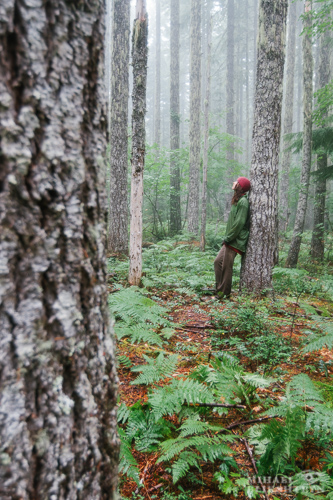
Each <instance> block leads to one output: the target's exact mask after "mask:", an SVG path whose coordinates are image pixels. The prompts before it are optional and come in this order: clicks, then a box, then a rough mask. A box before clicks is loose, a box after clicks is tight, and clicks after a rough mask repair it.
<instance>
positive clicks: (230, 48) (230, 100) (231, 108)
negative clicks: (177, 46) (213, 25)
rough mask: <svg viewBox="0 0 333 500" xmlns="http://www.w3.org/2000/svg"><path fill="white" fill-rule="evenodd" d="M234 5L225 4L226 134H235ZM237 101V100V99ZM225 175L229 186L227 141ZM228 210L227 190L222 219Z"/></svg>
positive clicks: (231, 154)
mask: <svg viewBox="0 0 333 500" xmlns="http://www.w3.org/2000/svg"><path fill="white" fill-rule="evenodd" d="M234 25H235V5H234V0H228V4H227V82H226V107H227V112H226V129H227V134H229V135H232V136H233V135H235V82H234V62H235V61H234V60H235V54H234V49H235V47H234V46H235V41H234V31H235V28H234ZM237 101H238V100H237ZM226 159H227V175H226V179H225V185H226V186H230V185H232V182H233V180H234V178H233V177H234V174H233V170H234V160H235V155H234V144H233V143H232V142H230V143H229V147H228V151H227V155H226ZM229 212H230V196H229V192H228V194H227V196H226V199H225V208H224V220H225V221H227V220H228V217H229Z"/></svg>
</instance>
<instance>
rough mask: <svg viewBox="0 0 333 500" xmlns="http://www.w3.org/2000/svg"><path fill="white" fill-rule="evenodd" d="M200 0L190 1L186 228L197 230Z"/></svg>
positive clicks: (191, 230) (196, 231)
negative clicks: (188, 163)
mask: <svg viewBox="0 0 333 500" xmlns="http://www.w3.org/2000/svg"><path fill="white" fill-rule="evenodd" d="M200 26H201V1H200V0H192V3H191V76H190V86H191V96H190V179H189V200H188V230H189V231H190V232H191V233H194V234H198V230H199V173H200V143H201V141H200V99H201V69H200V68H201V33H200Z"/></svg>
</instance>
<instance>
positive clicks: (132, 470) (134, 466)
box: [118, 429, 141, 486]
mask: <svg viewBox="0 0 333 500" xmlns="http://www.w3.org/2000/svg"><path fill="white" fill-rule="evenodd" d="M118 434H119V437H120V462H119V472H120V473H121V474H124V475H125V476H127V477H128V478H129V479H133V480H134V481H135V482H136V484H137V485H138V486H141V483H140V475H139V466H138V463H137V461H136V460H135V458H134V457H133V454H132V448H131V445H130V443H129V442H128V441H127V439H126V435H125V433H124V431H123V430H122V429H118Z"/></svg>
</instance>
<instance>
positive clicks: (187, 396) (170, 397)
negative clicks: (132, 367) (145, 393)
mask: <svg viewBox="0 0 333 500" xmlns="http://www.w3.org/2000/svg"><path fill="white" fill-rule="evenodd" d="M213 402H214V396H213V394H212V392H211V390H209V388H208V387H206V386H205V385H203V384H201V383H200V382H197V381H196V380H190V379H185V380H172V381H171V383H170V384H169V385H166V386H164V387H159V388H157V389H155V390H154V391H153V392H152V394H151V395H150V396H149V404H150V405H151V407H152V411H153V413H154V415H155V418H156V419H159V418H160V417H162V416H163V415H173V414H174V413H176V414H178V413H179V412H180V411H181V410H182V407H183V405H184V404H185V403H187V404H189V403H192V404H195V403H213Z"/></svg>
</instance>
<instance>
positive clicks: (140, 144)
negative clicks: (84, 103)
mask: <svg viewBox="0 0 333 500" xmlns="http://www.w3.org/2000/svg"><path fill="white" fill-rule="evenodd" d="M147 61H148V16H147V13H146V2H145V0H137V3H136V19H135V21H134V26H133V36H132V64H133V115H132V181H131V224H130V268H129V275H128V281H129V283H130V284H131V285H139V284H140V281H141V276H142V203H143V170H144V165H145V147H146V144H145V140H146V130H145V115H146V88H147Z"/></svg>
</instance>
